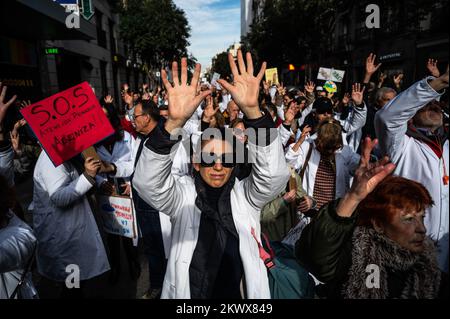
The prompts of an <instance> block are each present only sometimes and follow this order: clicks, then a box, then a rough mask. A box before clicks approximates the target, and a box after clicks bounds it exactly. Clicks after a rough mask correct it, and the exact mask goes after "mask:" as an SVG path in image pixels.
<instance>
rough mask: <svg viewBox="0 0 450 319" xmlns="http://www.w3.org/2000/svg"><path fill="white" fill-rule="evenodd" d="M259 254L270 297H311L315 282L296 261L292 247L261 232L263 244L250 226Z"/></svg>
mask: <svg viewBox="0 0 450 319" xmlns="http://www.w3.org/2000/svg"><path fill="white" fill-rule="evenodd" d="M252 235H253V238H255V240H256V242H257V244H258V248H259V256H260V258H261V259H262V261H263V262H264V264H265V265H266V267H267V275H268V277H269V286H270V295H271V297H272V299H312V298H314V289H315V284H314V280H313V279H312V277H311V276H310V275H309V273H308V271H307V270H305V269H304V268H303V267H302V266H300V264H299V263H298V262H297V260H296V258H295V255H294V251H293V248H292V247H291V246H289V245H286V244H284V243H282V242H279V241H269V240H268V238H267V236H266V235H265V234H262V238H263V245H261V243H260V242H259V241H258V239H257V238H256V235H255V230H254V229H253V228H252Z"/></svg>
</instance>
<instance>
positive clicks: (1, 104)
mask: <svg viewBox="0 0 450 319" xmlns="http://www.w3.org/2000/svg"><path fill="white" fill-rule="evenodd" d="M6 90H7V87H6V86H3V87H2V83H1V82H0V91H1V93H0V131H1V130H2V124H3V121H4V120H5V116H6V111H8V108H9V107H10V106H11V104H13V103H14V101H15V100H16V98H17V95H14V96H13V97H12V98H11V99H9V101H7V102H5V96H6Z"/></svg>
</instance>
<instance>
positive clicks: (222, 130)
mask: <svg viewBox="0 0 450 319" xmlns="http://www.w3.org/2000/svg"><path fill="white" fill-rule="evenodd" d="M209 130H216V131H214V132H215V133H216V134H218V135H219V136H220V139H221V140H222V141H225V142H228V143H230V145H232V147H233V153H236V146H237V145H238V143H240V142H239V141H238V140H237V138H236V136H235V135H234V134H233V132H232V130H231V128H225V127H216V128H209ZM227 131H228V132H229V134H226V133H225V132H227ZM227 137H228V138H231V140H230V139H227ZM214 139H216V136H212V135H207V134H204V133H203V134H202V136H201V137H200V141H199V143H197V149H196V154H200V153H201V150H202V149H203V147H204V146H205V145H206V144H207V143H208V142H209V141H211V140H214ZM241 144H242V143H241Z"/></svg>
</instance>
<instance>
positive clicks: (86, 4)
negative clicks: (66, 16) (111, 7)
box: [80, 0, 94, 20]
mask: <svg viewBox="0 0 450 319" xmlns="http://www.w3.org/2000/svg"><path fill="white" fill-rule="evenodd" d="M80 7H81V10H80V13H81V15H82V16H83V18H85V19H86V20H89V19H90V18H92V16H93V15H94V10H93V9H92V0H80Z"/></svg>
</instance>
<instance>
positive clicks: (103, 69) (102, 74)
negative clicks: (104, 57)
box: [100, 61, 108, 95]
mask: <svg viewBox="0 0 450 319" xmlns="http://www.w3.org/2000/svg"><path fill="white" fill-rule="evenodd" d="M100 78H101V81H102V94H103V95H106V94H107V93H108V83H107V81H106V62H105V61H100Z"/></svg>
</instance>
